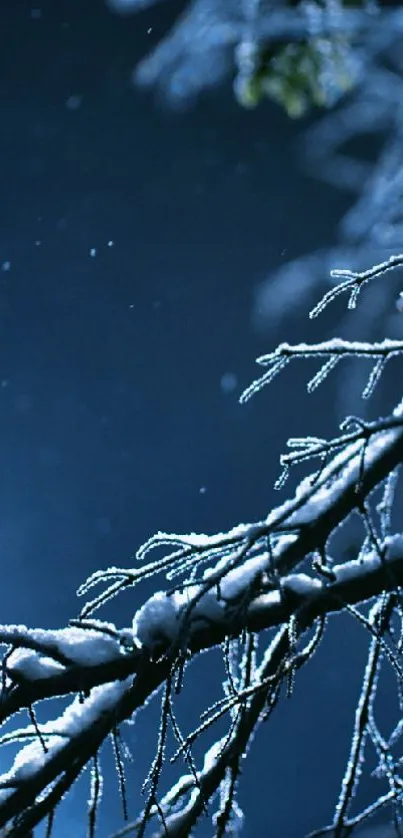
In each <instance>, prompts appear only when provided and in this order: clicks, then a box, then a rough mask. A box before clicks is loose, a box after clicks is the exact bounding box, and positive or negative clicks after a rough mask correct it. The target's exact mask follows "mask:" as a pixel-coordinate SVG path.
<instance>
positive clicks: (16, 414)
mask: <svg viewBox="0 0 403 838" xmlns="http://www.w3.org/2000/svg"><path fill="white" fill-rule="evenodd" d="M7 6H8V8H7V9H4V8H3V10H2V11H1V12H0V31H1V34H2V50H1V58H0V62H1V75H0V95H1V102H2V114H1V130H0V160H1V166H0V193H1V203H0V266H2V268H1V270H0V385H1V386H0V416H1V431H2V432H1V439H0V473H1V474H2V481H1V483H0V560H1V563H2V568H3V573H2V616H1V621H2V622H4V623H6V622H15V623H18V622H22V623H26V624H29V625H42V626H45V627H46V626H61V625H63V624H65V623H66V622H67V620H68V619H69V618H70V617H71V616H74V615H75V614H76V613H77V611H78V606H79V603H77V601H76V598H75V590H76V588H77V586H78V584H79V583H80V582H82V581H83V580H84V579H85V578H86V576H87V575H89V574H90V573H91V572H92V571H93V570H95V569H96V568H98V567H106V566H108V565H109V564H118V565H121V564H126V563H127V562H128V557H129V556H130V554H131V553H132V552H133V551H134V550H135V549H136V548H137V547H138V546H139V544H140V543H141V542H142V541H143V540H145V539H146V538H147V537H148V536H149V535H150V534H152V533H153V532H154V531H156V530H158V529H161V530H168V531H176V532H187V531H190V530H196V531H208V532H214V531H215V530H216V529H219V530H223V529H225V528H227V527H229V526H231V525H233V524H235V523H237V522H238V521H239V520H244V521H247V520H253V519H255V518H256V519H258V518H260V517H262V516H263V515H265V514H266V512H267V510H268V508H269V504H270V503H273V502H274V501H277V496H275V497H274V496H273V492H272V485H273V482H274V480H275V478H276V477H277V476H278V473H279V468H278V458H279V454H280V453H281V451H282V450H284V447H285V441H286V438H287V436H289V435H290V434H291V433H292V434H294V435H296V434H297V435H302V434H303V433H305V432H308V431H309V430H311V432H318V431H319V430H320V428H319V427H318V424H316V425H315V427H314V428H311V427H310V421H311V420H312V417H313V411H316V414H315V421H317V419H318V412H319V414H320V413H323V414H324V412H325V410H326V403H325V402H324V401H321V400H319V399H316V400H315V399H313V400H312V399H311V401H310V402H308V400H307V399H306V398H305V396H304V384H305V381H306V379H305V377H304V379H303V380H302V378H301V379H300V378H299V377H298V375H297V377H295V375H294V377H293V376H292V375H291V377H290V376H289V375H288V377H287V376H286V377H285V378H284V380H279V381H278V382H276V384H275V385H273V389H272V391H270V392H269V391H267V392H265V393H264V394H262V395H261V396H260V397H257V398H256V400H255V401H253V402H252V403H250V404H248V405H247V406H245V407H240V406H239V405H238V402H237V397H238V395H239V394H240V392H241V390H242V389H243V387H244V386H246V385H247V384H248V383H249V382H250V380H251V379H252V378H253V377H254V375H255V369H254V367H253V360H254V358H255V356H256V355H259V354H262V353H263V352H265V351H268V350H269V349H272V348H274V345H275V344H276V343H277V342H278V340H279V339H286V338H288V339H289V340H292V339H294V338H295V336H296V335H297V336H298V338H301V337H303V336H307V334H308V322H307V320H306V314H307V312H306V311H304V312H302V313H301V320H300V322H299V323H296V322H295V318H294V320H293V321H290V331H289V332H287V334H277V333H276V334H267V335H262V334H259V335H257V334H256V333H255V332H254V330H253V327H252V307H253V294H254V288H255V287H256V285H257V283H258V282H260V281H261V280H262V279H264V277H265V275H266V274H267V273H268V272H269V271H270V270H272V269H273V268H275V267H276V266H278V265H280V264H281V263H282V261H283V260H284V259H291V258H292V257H294V256H297V255H299V254H301V253H305V252H309V251H310V250H312V249H313V248H314V247H317V246H324V245H326V244H331V243H332V242H333V241H334V240H335V223H336V221H337V219H338V218H339V216H340V213H341V210H342V208H343V207H344V206H345V205H346V201H345V200H344V199H342V197H341V196H339V195H338V194H337V193H335V192H331V191H330V190H328V189H326V188H325V187H323V186H321V185H320V184H318V183H316V182H315V181H312V180H309V179H308V178H303V177H302V175H301V174H300V173H299V171H298V168H297V165H296V155H295V147H296V143H297V137H298V132H299V131H300V130H301V128H300V126H299V125H296V124H295V123H292V122H290V121H288V120H287V118H286V117H285V116H284V115H283V114H282V113H281V112H280V110H278V109H277V108H274V107H271V106H269V105H265V106H263V107H262V108H260V109H259V110H258V111H256V112H253V113H245V112H242V111H241V110H240V109H239V108H238V107H237V106H236V104H235V103H234V102H233V100H232V96H231V89H230V86H229V85H228V86H227V87H226V88H224V89H221V90H219V91H217V92H214V93H209V94H208V95H205V96H204V97H203V98H202V99H201V100H200V101H199V102H198V103H196V104H195V105H194V106H193V107H192V108H191V109H190V110H188V111H186V112H181V113H172V112H169V110H168V109H167V108H164V107H162V106H161V105H160V104H158V100H157V99H156V97H153V96H152V94H150V93H147V94H145V93H140V92H139V91H136V90H134V89H133V87H132V85H131V82H130V77H131V72H132V69H133V67H134V65H135V64H136V62H137V61H138V60H139V58H140V57H141V56H142V55H144V54H145V53H146V52H147V50H148V49H149V48H150V45H151V43H152V42H153V40H154V42H155V41H157V40H158V39H159V38H160V37H161V36H162V35H163V32H164V31H165V29H166V28H167V26H168V25H169V22H170V21H171V20H172V13H173V11H174V6H175V4H172V5H170V4H166V5H165V6H163V7H161V9H155V10H153V13H152V14H151V13H147V14H146V13H143V14H142V15H141V16H138V17H131V18H119V17H118V16H117V15H113V14H111V13H110V12H109V11H108V10H107V9H106V7H104V5H103V3H102V0H85V3H84V2H83V0H64V2H55V0H43V2H41V3H40V4H39V3H38V9H40V14H39V12H34V13H32V9H33V4H32V3H28V2H22V0H21V2H18V3H17V2H14V3H9V4H7ZM150 27H151V29H152V32H151V34H147V32H148V29H149V28H150ZM305 327H306V328H305ZM226 374H231V376H235V377H236V379H231V380H236V382H237V384H236V387H235V389H233V390H231V391H229V392H226V389H225V386H223V376H225V375H226ZM225 381H226V379H224V384H225ZM315 398H316V397H315ZM319 418H320V417H319ZM321 430H322V432H323V426H322V429H321ZM161 584H162V580H161ZM150 592H151V589H150V588H144V589H140V590H139V591H138V592H136V593H135V594H134V593H131V594H130V595H126V597H125V598H123V599H122V601H121V602H120V603H119V604H118V605H115V606H112V607H111V608H110V610H109V611H107V613H106V612H105V616H107V617H108V618H112V619H115V620H116V622H117V623H118V624H119V625H123V624H124V623H125V621H126V622H129V621H130V620H131V616H132V614H133V611H134V609H135V607H137V605H138V604H139V602H140V601H141V600H142V599H143V598H144V597H145V596H146V595H147V593H150ZM100 616H102V615H101V614H100ZM354 636H355V635H354ZM335 638H336V639H335V640H334V641H332V640H331V641H330V646H329V649H330V651H331V655H333V659H332V660H331V661H330V658H329V656H328V657H326V656H324V655H322V658H321V663H320V664H319V663H316V662H315V663H314V664H313V665H312V668H311V670H310V671H307V672H306V673H302V675H301V691H300V698H299V696H298V693H299V689H297V694H296V696H295V698H294V703H295V706H293V707H291V704H292V703H289V704H286V705H284V707H283V708H281V709H279V711H278V713H277V717H276V718H274V717H273V720H272V722H271V724H270V725H268V726H267V727H266V728H264V729H263V731H262V735H261V736H260V737H258V738H257V740H256V742H255V744H254V746H253V748H252V751H251V754H250V766H249V768H248V767H247V766H246V767H245V770H244V781H243V785H242V791H241V800H242V804H243V806H244V809H245V812H246V816H247V821H246V824H247V828H246V831H245V838H248V836H252V835H264V834H269V829H271V832H270V835H273V836H282V838H302V835H303V834H304V832H306V831H307V830H308V829H309V828H314V827H315V826H319V825H320V823H321V822H323V821H326V820H327V819H328V818H329V816H330V814H331V810H332V806H333V804H334V802H335V796H336V794H337V790H338V782H337V780H338V777H339V776H340V770H341V767H342V765H343V760H344V757H345V756H346V753H347V750H346V749H347V746H348V737H347V736H346V737H345V739H344V740H343V739H340V737H338V738H336V740H335V739H334V736H333V734H334V733H335V721H334V716H333V709H334V708H333V709H332V702H334V699H335V696H336V694H337V705H338V707H339V711H340V713H341V714H343V713H344V717H343V718H344V725H345V727H346V731H347V732H348V731H349V730H350V727H351V723H352V710H353V704H352V703H351V702H352V700H354V697H355V696H356V694H357V689H358V683H359V678H360V676H361V672H362V668H363V662H364V658H363V656H362V655H361V656H360V658H359V666H358V669H356V668H355V666H354V665H353V664H351V665H350V668H348V674H349V678H350V680H351V687H352V694H351V695H347V696H346V701H345V707H344V695H345V689H344V688H343V692H342V691H341V684H342V681H341V680H340V675H339V674H338V670H336V663H337V657H338V656H339V653H340V645H341V646H342V647H343V646H345V644H346V640H345V638H344V639H343V638H341V639H340V632H339V633H338V635H337V637H336V634H335ZM357 644H358V640H357ZM361 645H362V644H361ZM357 649H358V645H357ZM332 650H333V651H332ZM331 655H330V657H331ZM194 672H195V674H194V675H192V670H190V672H189V675H188V686H187V688H188V694H187V698H185V699H184V700H183V702H182V703H183V706H184V708H185V710H184V714H185V721H184V726H185V727H186V725H187V722H188V718H187V717H186V712H188V713H189V726H191V721H190V715H191V713H192V705H193V702H194V695H195V694H199V693H200V685H199V683H198V680H197V679H198V678H199V677H200V675H198V674H197V668H195V670H194ZM312 672H314V673H316V675H315V679H316V680H315V681H314V680H313V676H312ZM192 678H193V679H194V682H192ZM205 683H206V682H205V674H204V676H203V684H205ZM193 687H194V688H195V690H194V692H192V690H193ZM209 690H210V686H206V691H207V692H209ZM347 693H348V690H347ZM210 697H211V699H212V698H213V697H214V693H213V690H212V687H211V696H210ZM347 699H348V700H347ZM153 718H155V717H153ZM269 728H270V730H269ZM155 735H156V731H155V727H154V722H153V721H152V718H151V716H150V719H149V720H148V721H147V718H146V716H144V720H143V721H142V727H141V731H140V733H136V736H137V737H138V738H137V739H135V741H136V747H135V751H137V747H138V745H139V743H141V742H143V740H144V742H145V744H144V742H143V745H142V747H143V748H147V747H148V745H147V743H150V745H149V747H150V748H151V747H152V744H153V742H154V738H155ZM150 753H151V752H150ZM333 753H335V756H334V757H333V756H332V754H333ZM324 766H325V768H324ZM136 771H137V773H138V777H139V778H140V777H141V776H144V774H145V773H146V772H147V765H146V764H138V763H137V765H136ZM324 771H325V772H326V776H324ZM262 792H263V794H264V801H265V805H264V806H262V805H261V803H260V804H259V805H257V802H258V801H259V800H260V801H261V799H262V798H261V794H262ZM137 805H138V798H136V799H135V801H134V805H133V807H132V814H135V811H136V809H137ZM105 806H106V808H107V807H108V804H107V803H106V804H105ZM77 813H78V810H77ZM77 817H78V814H77ZM108 817H109V815H108V816H106V815H105V818H106V821H105V823H106V822H107V820H108ZM112 822H113V825H114V826H117V824H118V822H117V821H116V812H115V814H113V815H112V814H111V815H110V823H109V822H108V828H111V824H112ZM204 828H205V827H204ZM56 834H57V835H58V834H59V833H58V832H56ZM82 834H84V828H83V833H82ZM100 834H102V835H103V834H104V833H100ZM105 834H106V833H105ZM203 834H204V835H206V836H207V835H208V834H209V830H208V829H207V831H206V832H204V833H203ZM60 835H62V832H61V831H60Z"/></svg>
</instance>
